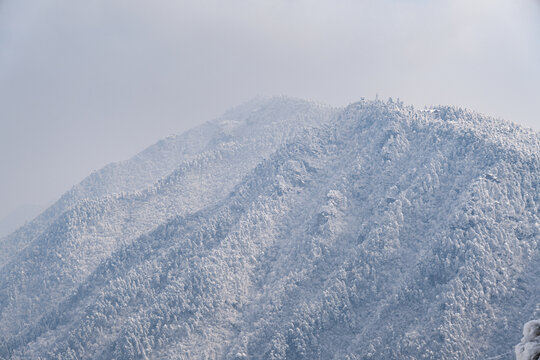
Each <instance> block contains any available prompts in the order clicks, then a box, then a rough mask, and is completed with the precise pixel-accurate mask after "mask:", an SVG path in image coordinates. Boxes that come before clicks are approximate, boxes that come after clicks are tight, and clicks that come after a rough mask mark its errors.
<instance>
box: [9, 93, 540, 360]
mask: <svg viewBox="0 0 540 360" xmlns="http://www.w3.org/2000/svg"><path fill="white" fill-rule="evenodd" d="M539 206H540V134H539V133H538V132H535V131H534V130H531V129H525V128H522V127H520V126H518V125H515V124H512V123H508V122H504V121H502V120H497V119H493V118H490V117H487V116H484V115H481V114H478V113H475V112H472V111H468V110H463V109H460V108H454V107H432V108H426V109H423V110H417V109H414V108H413V107H411V106H407V105H405V104H403V103H402V102H401V101H399V100H392V99H389V100H388V101H380V100H373V101H371V100H370V101H368V100H363V99H362V100H360V101H358V102H356V103H353V104H351V105H349V106H347V107H344V108H336V107H329V106H326V105H323V104H318V103H312V102H308V101H304V100H299V99H291V98H286V97H273V98H264V97H261V98H256V99H254V100H252V101H249V102H247V103H245V104H243V105H240V106H238V107H236V108H234V109H232V110H230V111H228V112H226V113H225V114H223V115H222V116H221V117H220V118H218V119H216V120H214V121H210V122H207V123H204V124H203V125H200V126H199V127H196V128H193V129H192V130H189V131H187V132H185V133H183V134H181V135H178V136H169V137H167V138H165V139H163V140H161V141H159V142H157V143H156V144H154V145H152V146H151V147H149V148H148V149H146V150H144V151H142V152H141V153H139V154H137V155H136V156H134V157H133V158H131V159H130V160H127V161H124V162H120V163H114V164H110V165H108V166H106V167H104V168H103V169H101V170H99V171H96V172H93V173H92V174H90V175H89V176H88V177H87V178H86V179H84V180H83V181H82V182H81V183H79V184H77V185H75V186H73V188H72V189H71V190H69V191H68V192H66V193H65V194H64V195H63V196H62V197H61V198H60V199H59V200H58V201H57V202H56V203H54V204H53V205H52V206H51V207H49V208H48V209H47V210H45V211H44V212H43V213H41V214H40V215H39V216H38V217H37V218H35V219H34V220H33V221H31V222H29V223H27V224H26V225H25V226H23V227H21V228H20V229H18V230H17V231H15V232H14V233H12V234H10V235H9V236H6V237H4V238H2V239H1V240H0V358H5V359H111V358H113V359H137V358H140V359H144V358H148V359H393V358H396V359H397V358H399V359H421V358H426V359H488V358H497V359H511V358H513V356H514V353H515V352H516V353H518V351H519V349H518V348H517V347H516V349H515V350H514V346H515V345H516V344H518V343H519V342H520V332H521V329H522V326H523V324H525V323H527V322H528V321H529V320H531V319H534V318H540V282H539V281H538V279H539V278H540V251H539V242H540V218H539ZM530 324H533V323H530ZM534 324H536V323H534ZM534 324H533V325H534ZM527 329H529V330H530V329H533V327H532V325H530V326H529V327H528V328H527ZM529 330H528V331H529ZM529 332H530V331H529ZM527 334H528V333H527ZM527 334H525V335H527ZM525 340H526V341H528V340H530V339H529V338H527V339H525ZM525 340H524V341H525ZM518 346H519V345H518Z"/></svg>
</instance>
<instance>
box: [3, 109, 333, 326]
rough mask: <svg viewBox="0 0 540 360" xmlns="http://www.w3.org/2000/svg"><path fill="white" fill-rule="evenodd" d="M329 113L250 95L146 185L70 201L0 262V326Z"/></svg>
mask: <svg viewBox="0 0 540 360" xmlns="http://www.w3.org/2000/svg"><path fill="white" fill-rule="evenodd" d="M332 114H333V110H332V109H329V108H326V107H322V106H320V105H316V104H312V103H308V102H305V101H301V100H294V99H287V98H272V99H267V100H257V101H253V102H251V103H248V104H246V105H244V106H241V107H240V108H238V109H235V110H233V111H231V112H228V113H226V114H225V115H224V116H223V117H222V118H220V119H218V120H217V121H214V122H211V123H209V125H208V126H213V127H215V128H219V132H216V134H215V135H214V136H213V139H212V140H211V142H212V144H209V145H208V146H207V148H209V150H206V151H203V152H201V153H200V154H199V155H198V156H197V157H194V158H193V159H192V160H190V161H186V162H183V163H180V164H177V168H176V169H175V170H174V171H172V172H171V173H170V174H169V175H168V176H166V177H164V178H162V179H160V180H159V181H157V182H156V183H155V184H153V185H151V186H149V187H148V188H146V189H144V190H141V191H135V192H131V193H121V194H112V195H107V196H104V197H101V198H97V199H93V197H92V196H89V197H88V198H84V199H82V200H80V201H79V202H76V203H75V204H74V205H72V206H71V207H69V208H68V209H67V210H66V211H65V212H64V213H63V214H62V215H60V216H59V217H57V218H56V219H55V220H54V222H52V224H51V225H49V226H48V227H47V228H45V230H44V231H43V232H41V233H39V234H38V235H37V236H36V237H35V238H34V239H30V240H31V241H29V244H28V245H26V247H25V248H23V249H22V250H20V251H19V252H18V253H17V254H16V255H14V256H13V257H12V258H11V261H10V262H8V263H7V264H5V265H4V266H3V267H2V268H1V269H0V289H1V290H0V319H1V321H0V332H1V333H4V334H6V333H9V334H15V333H17V332H18V331H20V330H21V329H23V328H24V327H25V326H28V325H29V323H31V322H33V321H36V319H37V318H36V315H37V314H41V313H42V312H43V311H44V310H46V309H47V308H49V307H50V306H54V304H57V303H58V302H59V301H61V300H62V299H63V298H64V297H65V296H68V295H69V294H70V292H72V291H73V289H74V287H75V286H76V285H77V284H78V283H79V282H80V281H83V280H84V279H85V277H86V276H87V275H88V274H89V273H91V272H92V271H93V270H94V269H95V267H96V266H97V265H98V264H99V263H100V262H101V261H102V260H104V259H105V258H107V257H108V256H109V255H110V253H111V252H112V251H114V249H116V248H117V247H118V246H121V245H125V244H127V243H129V242H130V241H131V240H132V239H133V238H135V237H136V236H138V235H141V234H143V233H145V232H147V231H150V230H151V229H152V228H153V227H155V226H157V225H159V224H161V223H163V222H164V221H166V220H167V219H168V218H170V217H174V216H176V215H178V214H184V213H187V212H193V211H196V210H198V209H200V208H202V207H204V206H206V205H208V204H209V203H212V202H215V201H217V200H218V199H220V198H222V197H223V196H225V195H226V194H227V193H228V192H229V191H230V189H231V188H232V186H234V184H236V183H237V182H238V181H240V179H241V178H242V177H243V176H244V175H245V174H246V173H247V172H248V171H249V170H251V169H252V168H253V167H254V166H256V164H257V163H258V162H260V161H261V160H262V159H263V158H264V157H265V156H268V155H269V154H270V153H271V152H273V151H274V150H275V149H276V148H277V147H279V146H280V144H282V143H284V142H286V140H287V139H289V138H291V137H293V136H294V135H295V133H296V132H298V131H300V130H302V129H304V128H305V127H309V126H314V125H316V124H319V123H320V122H322V121H328V119H329V118H330V117H331V116H332ZM233 121H234V125H233V126H232V125H231V122H233ZM291 125H292V126H291ZM248 135H249V136H248ZM193 141H194V142H197V139H194V140H193ZM115 181H118V180H114V181H112V182H115ZM85 182H88V180H85ZM102 187H103V188H105V187H106V186H105V185H103V186H102ZM65 197H66V196H64V198H65ZM62 201H63V200H62V199H61V200H60V202H62ZM55 206H58V204H56V205H55ZM38 259H39V261H37V260H38ZM36 293H38V294H39V297H36V296H35V294H36Z"/></svg>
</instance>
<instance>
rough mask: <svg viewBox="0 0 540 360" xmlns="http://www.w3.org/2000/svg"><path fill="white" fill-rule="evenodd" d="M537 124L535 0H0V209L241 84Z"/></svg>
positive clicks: (174, 125)
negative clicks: (460, 109)
mask: <svg viewBox="0 0 540 360" xmlns="http://www.w3.org/2000/svg"><path fill="white" fill-rule="evenodd" d="M376 94H379V96H380V97H383V98H387V97H395V98H397V97H399V98H401V99H402V100H403V101H405V102H406V103H410V104H414V105H415V106H418V107H423V106H424V105H431V104H449V105H460V106H464V107H468V108H472V109H474V110H478V111H481V112H483V113H486V114H489V115H494V116H499V117H503V118H505V119H507V120H510V121H513V122H517V123H520V124H522V125H525V126H528V127H533V128H535V129H536V130H540V116H539V115H538V107H539V105H540V0H474V1H471V0H440V1H428V0H399V1H398V0H373V1H367V0H366V1H363V0H355V1H348V0H311V1H309V0H267V1H262V0H260V1H257V0H228V1H224V0H196V1H195V0H193V1H181V0H151V1H150V0H147V1H138V0H125V1H120V0H85V1H82V0H81V1H78V0H33V1H23V0H0V166H1V173H0V174H1V176H0V217H2V216H5V215H6V214H8V213H9V212H10V211H12V210H15V209H16V208H17V207H19V206H21V205H23V204H27V203H33V204H46V203H49V202H51V201H53V200H55V199H56V198H57V197H58V196H59V195H61V194H62V193H63V192H64V191H66V190H68V189H69V188H70V187H71V186H72V185H73V184H75V183H76V182H78V181H80V180H82V179H83V178H84V177H85V176H86V175H88V174H89V173H90V172H91V171H92V170H96V169H99V168H101V167H102V166H103V165H105V164H107V163H109V162H112V161H119V160H123V159H127V158H129V157H130V156H132V155H134V154H135V153H137V152H139V151H140V150H142V149H143V148H145V147H146V146H148V145H150V144H152V143H154V142H155V141H157V140H158V139H160V138H162V137H165V136H167V135H168V134H171V133H180V132H182V131H184V130H186V129H188V128H190V127H192V126H194V125H196V124H199V123H201V122H203V121H206V120H210V119H212V118H215V117H216V116H218V115H219V114H220V113H222V112H223V111H224V110H226V109H227V108H229V107H231V106H234V105H237V104H239V103H241V102H244V101H246V100H248V99H250V98H252V97H254V96H256V95H290V96H295V97H301V98H306V99H312V100H317V101H321V102H325V103H329V104H333V105H346V104H347V103H350V102H353V101H356V100H358V99H360V98H361V97H367V98H373V97H375V95H376Z"/></svg>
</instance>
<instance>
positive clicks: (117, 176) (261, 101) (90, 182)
mask: <svg viewBox="0 0 540 360" xmlns="http://www.w3.org/2000/svg"><path fill="white" fill-rule="evenodd" d="M332 111H333V110H332V109H330V108H328V107H323V106H322V105H319V104H313V103H309V102H307V101H303V100H298V99H290V98H285V97H274V98H265V97H258V98H255V99H253V100H251V101H248V102H246V103H245V104H242V105H240V106H238V107H236V108H233V109H231V110H229V111H228V112H226V113H225V114H223V115H222V116H221V117H220V118H219V119H216V120H214V121H210V122H207V123H205V124H202V125H200V126H198V127H196V128H194V129H192V130H189V131H187V132H185V133H183V134H181V135H179V136H174V135H171V136H169V137H167V138H165V139H163V140H160V141H158V142H157V143H156V144H154V145H152V146H150V147H149V148H148V149H146V150H144V151H142V152H141V153H139V154H137V155H136V156H134V157H133V158H131V159H129V160H127V161H123V162H119V163H113V164H110V165H107V166H105V167H104V168H103V169H101V170H99V171H95V172H93V173H92V174H91V175H90V176H88V177H87V178H86V179H84V180H83V181H81V183H79V184H77V185H75V186H74V187H73V188H72V189H70V190H69V191H68V192H66V193H65V194H64V195H63V196H62V197H61V198H60V199H59V200H58V201H57V202H56V203H55V204H53V205H52V206H50V207H49V208H48V209H47V210H46V211H44V212H43V213H42V214H41V215H40V216H38V217H37V218H36V219H34V220H33V221H31V222H30V223H28V224H26V225H25V226H23V227H21V228H20V229H18V230H17V231H16V232H14V233H13V234H10V235H8V236H6V237H4V238H2V239H0V266H2V265H3V264H5V263H6V262H7V261H8V260H9V258H10V257H12V256H13V255H14V254H16V253H17V252H18V251H20V250H21V249H24V247H25V246H27V245H28V244H29V243H30V242H32V241H33V240H35V239H36V238H37V237H38V236H39V235H40V234H41V233H42V232H43V231H45V230H46V229H47V227H49V226H50V225H51V224H53V223H54V221H55V220H56V219H58V217H59V216H61V215H62V214H63V213H64V212H65V211H67V210H69V209H70V208H72V207H73V206H75V205H76V204H77V203H78V202H80V201H82V200H88V199H90V200H95V199H99V198H101V197H103V196H107V195H113V194H119V193H123V192H133V191H139V190H144V189H145V188H146V187H148V186H151V185H152V184H154V183H155V182H157V181H158V180H160V179H161V178H163V177H166V176H168V175H169V174H170V173H171V172H173V171H174V170H175V169H176V168H178V167H179V166H181V164H183V163H186V162H189V161H191V160H194V159H196V158H197V157H198V156H200V155H201V154H204V153H207V152H212V151H216V150H218V148H219V147H220V146H222V145H223V144H225V143H227V142H234V141H238V140H239V139H241V141H244V137H246V136H251V137H252V138H251V140H255V139H258V140H259V141H263V142H266V144H265V145H266V146H274V147H275V146H278V145H279V142H280V141H283V139H287V138H288V137H290V136H291V135H293V134H294V133H295V131H297V130H298V129H300V128H302V127H303V126H309V125H315V124H317V123H319V122H320V121H322V119H323V118H324V119H327V118H329V117H330V116H331V114H332ZM312 122H313V123H312ZM284 124H292V126H289V125H287V126H285V125H284ZM263 132H267V134H264V133H263ZM266 135H267V136H266ZM263 137H264V139H262V138H263ZM268 142H273V143H272V144H269V143H268ZM272 149H273V150H275V148H272ZM259 155H260V156H264V153H263V152H261V153H260V154H259Z"/></svg>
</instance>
